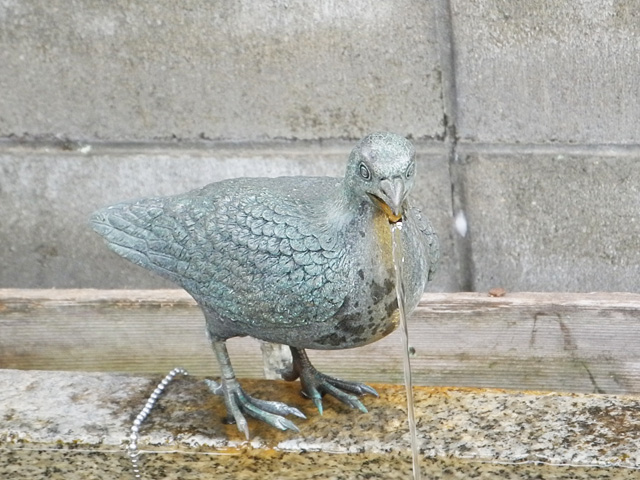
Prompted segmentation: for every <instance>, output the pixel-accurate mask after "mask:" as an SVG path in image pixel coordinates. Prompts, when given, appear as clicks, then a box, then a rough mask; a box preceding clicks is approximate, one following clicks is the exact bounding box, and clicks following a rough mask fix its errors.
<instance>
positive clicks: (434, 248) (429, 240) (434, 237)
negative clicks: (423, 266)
mask: <svg viewBox="0 0 640 480" xmlns="http://www.w3.org/2000/svg"><path fill="white" fill-rule="evenodd" d="M413 215H414V218H415V219H416V224H417V225H418V229H419V230H420V232H421V233H422V235H423V242H424V245H425V253H426V256H427V261H428V263H429V274H428V277H427V281H429V282H430V281H431V280H432V279H433V276H434V275H435V273H436V270H437V269H438V262H439V261H440V239H439V238H438V234H437V233H436V231H435V230H434V229H433V225H431V222H430V221H429V219H427V218H425V217H423V216H422V214H421V212H420V209H418V208H415V207H414V208H413Z"/></svg>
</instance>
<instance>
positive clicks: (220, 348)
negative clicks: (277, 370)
mask: <svg viewBox="0 0 640 480" xmlns="http://www.w3.org/2000/svg"><path fill="white" fill-rule="evenodd" d="M211 344H212V346H213V351H214V352H215V354H216V358H217V360H218V363H219V364H220V370H221V373H222V379H221V381H220V383H218V382H214V381H213V380H205V382H206V384H207V386H208V387H209V389H210V390H211V391H212V392H213V393H215V394H216V395H222V397H224V403H225V405H226V407H227V414H228V415H229V420H231V421H234V422H235V423H236V425H237V427H238V430H240V431H241V432H243V433H244V434H245V436H246V437H247V440H248V439H249V426H248V425H247V420H246V419H245V418H244V414H246V415H249V416H250V417H253V418H256V419H258V420H262V421H263V422H266V423H268V424H269V425H271V426H274V427H276V428H279V429H280V430H293V431H296V432H299V431H300V430H298V427H296V426H295V424H294V423H293V422H292V421H291V420H287V419H286V418H284V415H289V414H292V415H295V416H297V417H300V418H307V417H305V415H304V414H303V413H302V412H301V411H300V410H298V409H297V408H293V407H290V406H288V405H286V404H284V403H282V402H271V401H267V400H260V399H258V398H254V397H252V396H250V395H248V394H247V393H245V391H244V390H243V389H242V387H241V386H240V383H238V380H237V379H236V375H235V373H234V372H233V367H232V366H231V360H230V359H229V353H228V352H227V346H226V344H225V342H224V340H212V342H211Z"/></svg>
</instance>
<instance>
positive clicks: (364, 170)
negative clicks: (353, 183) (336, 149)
mask: <svg viewBox="0 0 640 480" xmlns="http://www.w3.org/2000/svg"><path fill="white" fill-rule="evenodd" d="M360 176H361V177H362V178H364V179H365V180H370V179H371V171H370V170H369V167H367V166H366V165H365V164H364V163H361V164H360Z"/></svg>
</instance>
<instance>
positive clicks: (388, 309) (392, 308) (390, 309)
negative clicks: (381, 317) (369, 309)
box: [384, 298, 398, 317]
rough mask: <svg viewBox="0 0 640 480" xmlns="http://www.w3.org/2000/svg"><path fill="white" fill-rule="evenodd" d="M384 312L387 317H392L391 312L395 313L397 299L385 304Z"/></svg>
mask: <svg viewBox="0 0 640 480" xmlns="http://www.w3.org/2000/svg"><path fill="white" fill-rule="evenodd" d="M384 308H385V311H386V312H387V316H389V317H390V316H391V315H393V312H395V311H396V310H397V309H398V299H397V298H395V299H394V300H393V302H390V303H387V305H386V306H385V307H384Z"/></svg>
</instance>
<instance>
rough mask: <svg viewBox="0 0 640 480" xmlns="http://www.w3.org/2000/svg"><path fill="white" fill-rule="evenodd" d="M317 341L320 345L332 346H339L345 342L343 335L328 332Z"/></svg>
mask: <svg viewBox="0 0 640 480" xmlns="http://www.w3.org/2000/svg"><path fill="white" fill-rule="evenodd" d="M318 343H320V344H322V345H331V346H334V347H339V346H341V345H344V344H345V343H346V339H345V337H343V336H342V335H338V334H337V333H335V332H334V333H330V334H328V335H323V336H322V337H320V338H319V339H318Z"/></svg>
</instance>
